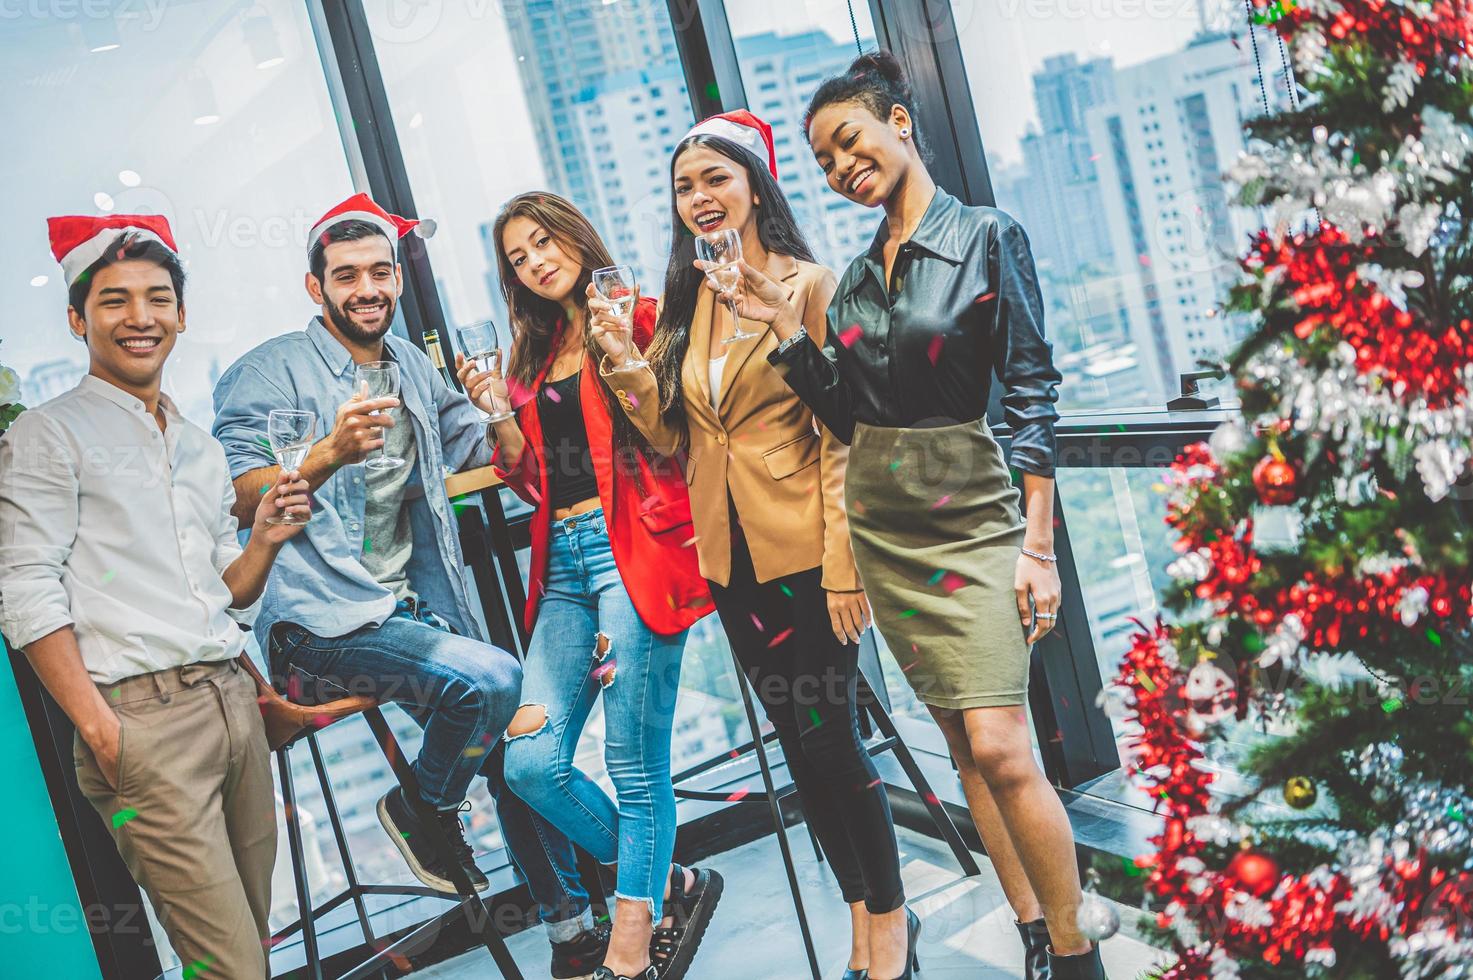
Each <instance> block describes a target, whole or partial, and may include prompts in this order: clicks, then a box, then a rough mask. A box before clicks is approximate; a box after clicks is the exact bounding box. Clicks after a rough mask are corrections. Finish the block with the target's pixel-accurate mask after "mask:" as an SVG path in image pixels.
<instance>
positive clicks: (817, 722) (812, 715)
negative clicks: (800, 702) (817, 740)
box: [808, 708, 823, 728]
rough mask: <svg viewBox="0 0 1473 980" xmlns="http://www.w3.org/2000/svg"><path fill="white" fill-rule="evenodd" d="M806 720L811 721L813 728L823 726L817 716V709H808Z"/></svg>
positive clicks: (821, 720)
mask: <svg viewBox="0 0 1473 980" xmlns="http://www.w3.org/2000/svg"><path fill="white" fill-rule="evenodd" d="M808 718H809V720H811V721H812V722H813V727H814V728H817V727H818V726H819V725H822V724H823V719H822V718H820V717H819V716H818V709H817V708H809V709H808Z"/></svg>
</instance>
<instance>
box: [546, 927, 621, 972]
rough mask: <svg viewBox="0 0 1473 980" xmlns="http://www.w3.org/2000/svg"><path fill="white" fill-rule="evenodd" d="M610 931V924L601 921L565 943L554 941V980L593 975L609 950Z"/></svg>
mask: <svg viewBox="0 0 1473 980" xmlns="http://www.w3.org/2000/svg"><path fill="white" fill-rule="evenodd" d="M610 932H611V930H610V928H609V924H608V923H606V922H601V923H599V924H598V925H596V926H594V927H593V928H592V929H585V930H583V931H582V932H580V933H579V934H578V935H576V936H574V937H573V938H572V939H569V940H568V941H567V942H565V943H553V944H552V976H553V980H583V978H585V977H590V976H592V975H593V971H594V970H596V969H598V965H599V964H600V963H602V962H603V961H604V954H605V953H607V952H608V951H609V933H610Z"/></svg>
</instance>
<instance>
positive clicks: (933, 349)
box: [926, 334, 946, 367]
mask: <svg viewBox="0 0 1473 980" xmlns="http://www.w3.org/2000/svg"><path fill="white" fill-rule="evenodd" d="M945 344H946V338H945V337H943V336H941V335H940V334H937V335H936V336H935V337H932V338H931V343H930V344H928V345H927V346H926V356H927V357H928V358H930V359H931V366H932V367H935V366H936V358H938V357H940V356H941V348H942V347H943V346H945Z"/></svg>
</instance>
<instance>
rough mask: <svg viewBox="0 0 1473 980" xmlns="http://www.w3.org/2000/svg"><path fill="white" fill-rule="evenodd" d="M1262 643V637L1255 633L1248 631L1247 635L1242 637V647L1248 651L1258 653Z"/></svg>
mask: <svg viewBox="0 0 1473 980" xmlns="http://www.w3.org/2000/svg"><path fill="white" fill-rule="evenodd" d="M1263 645H1264V644H1263V637H1261V636H1259V635H1258V634H1257V633H1249V634H1248V635H1247V636H1245V637H1243V649H1244V650H1247V651H1248V652H1249V653H1258V652H1259V651H1260V650H1262V649H1263Z"/></svg>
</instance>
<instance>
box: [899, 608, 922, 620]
mask: <svg viewBox="0 0 1473 980" xmlns="http://www.w3.org/2000/svg"><path fill="white" fill-rule="evenodd" d="M918 612H920V610H919V609H907V610H906V611H905V612H903V613H901V614H900V617H899V618H901V619H909V618H910V617H912V616H914V615H915V614H916V613H918Z"/></svg>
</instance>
